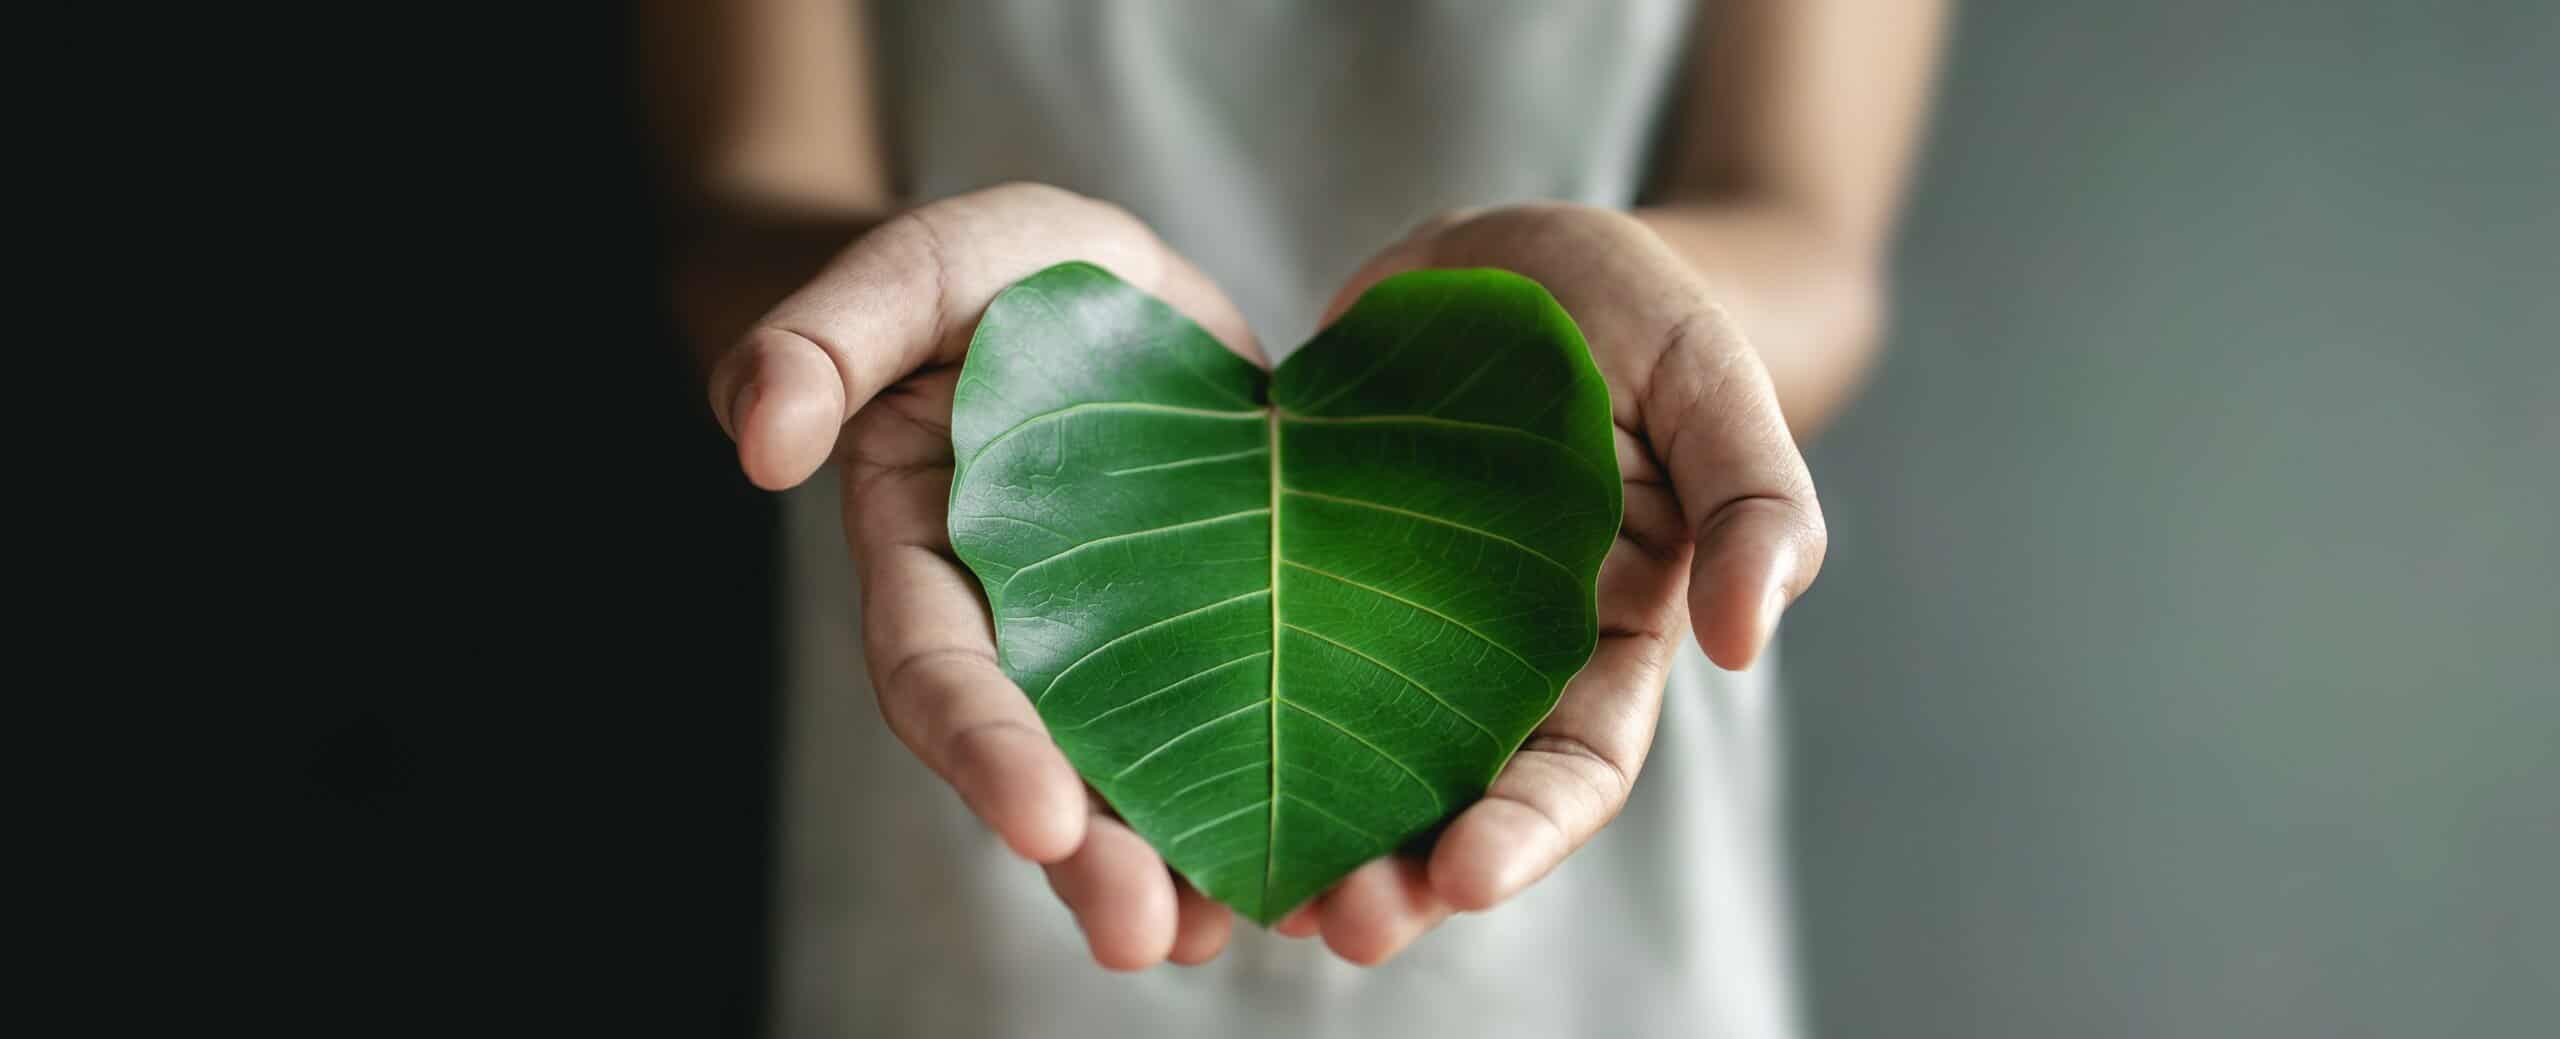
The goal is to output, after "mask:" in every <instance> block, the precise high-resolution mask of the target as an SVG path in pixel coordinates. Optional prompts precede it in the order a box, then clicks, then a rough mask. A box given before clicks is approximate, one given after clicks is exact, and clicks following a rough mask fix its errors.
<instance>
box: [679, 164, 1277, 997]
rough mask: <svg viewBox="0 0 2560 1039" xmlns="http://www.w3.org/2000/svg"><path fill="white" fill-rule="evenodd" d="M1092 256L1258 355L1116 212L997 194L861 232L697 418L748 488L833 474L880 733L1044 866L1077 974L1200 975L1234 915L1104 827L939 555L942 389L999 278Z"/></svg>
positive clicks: (959, 200)
mask: <svg viewBox="0 0 2560 1039" xmlns="http://www.w3.org/2000/svg"><path fill="white" fill-rule="evenodd" d="M1067 260H1089V261H1092V262H1094V263H1098V264H1100V265H1102V266H1104V267H1106V268H1109V269H1110V270H1111V271H1112V272H1113V273H1115V274H1118V275H1119V276H1120V277H1121V278H1122V279H1123V280H1126V281H1128V282H1129V283H1130V284H1133V285H1136V286H1138V287H1139V288H1142V289H1145V290H1146V291H1148V292H1150V293H1153V294H1154V295H1155V296H1156V297H1158V298H1160V299H1163V300H1164V301H1166V302H1167V303H1170V304H1172V305H1173V306H1174V307H1175V308H1176V309H1178V310H1180V311H1181V312H1183V313H1184V314H1185V315H1187V316H1189V317H1190V318H1191V319H1192V320H1193V321H1196V322H1198V323H1199V324H1200V325H1201V326H1202V327H1203V328H1206V329H1207V330H1208V331H1209V332H1210V333H1211V334H1213V335H1215V336H1217V337H1218V338H1219V339H1220V340H1221V341H1223V342H1225V343H1226V344H1227V346H1228V347H1229V348H1230V349H1233V350H1235V351H1236V352H1237V353H1239V354H1242V355H1244V356H1246V357H1248V358H1251V359H1254V360H1255V361H1256V362H1257V363H1259V361H1260V355H1259V352H1258V351H1257V349H1256V348H1255V346H1254V343H1253V340H1252V337H1251V335H1250V334H1249V333H1248V332H1247V331H1246V329H1245V324H1244V319H1243V317H1242V316H1241V315H1240V314H1238V313H1237V311H1236V309H1235V306H1234V305H1233V304H1232V303H1230V302H1228V300H1227V299H1226V297H1225V296H1224V295H1222V294H1221V293H1220V292H1219V291H1218V290H1217V289H1216V287H1215V286H1213V285H1212V284H1211V283H1210V281H1209V279H1208V278H1206V277H1205V276H1203V275H1202V274H1201V273H1200V272H1199V270H1198V269H1196V268H1194V267H1193V266H1192V265H1191V264H1190V263H1188V262H1187V261H1185V260H1183V259H1182V258H1181V257H1179V256H1177V255H1175V254H1174V253H1173V252H1172V251H1171V250H1170V249H1168V248H1166V246H1165V245H1164V243H1163V242H1161V241H1160V240H1158V239H1157V238H1156V236H1155V235H1154V234H1153V233H1151V232H1150V231H1148V230H1147V228H1146V227H1145V226H1144V225H1143V224H1141V223H1140V222H1139V221H1138V220H1136V219H1135V218H1133V217H1131V216H1130V215H1129V214H1128V213H1126V212H1124V211H1122V210H1120V209H1118V208H1116V207H1113V206H1110V205H1106V204H1104V203H1101V202H1097V201H1094V200H1092V199H1088V198H1084V197H1081V196H1078V195H1074V194H1071V193H1069V192H1065V191H1061V190H1058V189H1055V188H1049V187H1043V186H1038V185H1006V186H1003V187H997V188H990V189H988V190H985V191H980V192H976V193H973V194H969V195H961V196H955V197H953V198H950V199H946V200H943V201H940V202H936V203H933V204H931V205H928V206H924V207H922V208H919V209H915V210H911V211H908V212H906V213H904V214H902V215H900V216H898V217H897V218H895V219H893V220H891V221H889V222H888V223H885V224H883V225H881V226H880V227H878V228H877V229H875V230H873V231H872V232H871V233H869V234H867V235H864V236H863V237H862V238H861V239H860V240H858V241H856V242H854V243H853V244H852V245H851V246H850V247H848V248H846V249H845V250H844V252H842V253H841V254H839V255H837V256H836V258H835V259H834V260H833V261H831V262H830V263H829V264H828V265H827V267H826V268H825V269H824V270H823V271H821V272H820V273H819V274H818V276H817V277H816V278H814V279H813V280H811V281H810V282H809V284H808V285H807V286H805V287H803V288H802V289H800V290H799V291H798V292H795V293H793V294H792V295H791V296H790V298H788V299H785V300H783V301H782V302H781V303H780V304H779V305H777V306H775V307H774V308H773V309H772V310H771V311H770V312H768V313H767V314H766V315H765V316H764V317H763V319H762V320H760V321H759V322H757V324H756V327H755V328H754V330H752V331H751V332H749V333H748V334H747V335H746V336H745V337H744V338H743V339H742V340H740V341H739V342H738V343H737V345H736V346H734V347H733V348H731V349H730V351H729V352H728V353H727V355H725V356H724V357H723V358H722V359H721V360H720V362H719V363H718V365H717V366H716V367H715V368H714V369H713V372H712V377H711V404H712V408H713V411H714V412H715V413H716V414H717V415H718V416H719V419H720V424H721V428H723V429H725V430H727V431H728V432H729V434H730V436H731V437H732V438H734V439H735V440H736V441H737V445H738V462H739V465H740V466H741V467H743V468H744V469H745V470H746V474H747V477H748V478H749V479H750V480H752V481H754V482H755V483H756V485H757V486H760V487H764V488H767V489H772V490H781V489H783V488H787V487H793V486H797V485H798V484H800V483H801V482H802V481H804V480H806V479H808V478H809V476H810V475H811V474H812V473H814V472H816V471H817V469H818V467H819V466H821V465H823V464H825V463H826V462H828V461H829V460H831V459H832V460H836V461H838V462H839V463H840V470H841V479H842V484H843V489H844V521H845V536H846V539H847V541H848V542H849V543H850V545H851V547H852V552H853V561H854V566H855V568H856V570H857V571H858V572H859V573H860V574H861V578H862V597H863V604H862V605H863V608H862V616H863V648H864V653H865V656H866V657H867V659H868V662H869V666H870V673H871V682H872V687H873V688H874V689H875V690H877V691H878V693H879V697H880V713H881V715H882V717H883V718H885V719H886V720H887V721H888V724H889V728H890V729H891V730H892V731H894V732H895V733H897V735H898V738H899V739H900V740H902V741H904V742H905V743H906V745H907V747H908V748H909V749H911V750H913V751H914V752H915V754H916V756H917V757H918V758H921V759H923V761H924V763H925V764H926V765H927V766H928V767H930V768H931V769H932V770H933V771H934V772H935V773H936V774H938V775H940V776H941V777H942V778H943V780H944V781H946V782H948V783H950V784H951V787H952V789H954V790H956V791H957V792H958V793H959V795H960V798H961V800H962V801H964V802H966V803H967V804H968V806H969V808H970V810H971V811H973V812H975V813H976V814H977V815H978V817H979V818H980V819H981V820H983V821H984V822H985V823H986V825H987V826H988V827H989V828H991V829H992V830H994V831H995V833H996V834H997V835H998V836H999V837H1001V838H1002V839H1003V841H1004V842H1005V844H1006V845H1007V846H1009V847H1011V848H1012V849H1013V850H1014V851H1015V852H1016V853H1018V854H1020V855H1022V856H1023V857H1024V858H1027V859H1030V860H1031V861H1033V862H1037V863H1040V864H1041V865H1042V866H1043V867H1044V868H1045V869H1046V871H1047V873H1048V876H1049V884H1050V887H1051V888H1052V889H1053V890H1055V891H1056V892H1057V894H1058V897H1059V898H1060V900H1062V901H1064V902H1065V903H1066V905H1067V907H1068V908H1069V909H1070V910H1071V911H1073V912H1074V914H1075V917H1076V921H1077V924H1078V925H1079V926H1080V927H1082V928H1083V929H1084V933H1085V937H1086V941H1087V943H1088V944H1089V945H1090V946H1091V948H1092V952H1093V956H1094V959H1095V960H1096V961H1098V962H1100V963H1101V964H1102V965H1103V966H1106V967H1111V968H1115V969H1124V970H1134V969H1141V968H1144V967H1148V966H1152V965H1154V964H1156V963H1159V962H1162V961H1163V960H1166V959H1168V958H1170V959H1172V960H1174V961H1176V962H1181V963H1197V962H1201V961H1205V960H1207V959H1209V958H1211V957H1213V956H1215V955H1217V953H1218V950H1219V949H1220V948H1221V947H1223V946H1224V945H1225V944H1226V939H1227V934H1228V931H1229V929H1230V927H1231V926H1232V916H1231V914H1230V913H1229V911H1228V910H1227V908H1226V907H1224V906H1221V905H1219V904H1217V903H1215V902H1212V901H1210V900H1209V899H1207V898H1205V897H1203V896H1201V895H1200V894H1199V893H1198V892H1196V891H1193V890H1191V889H1190V887H1189V886H1188V885H1187V884H1183V883H1181V882H1180V881H1179V880H1178V878H1176V877H1175V876H1174V875H1173V874H1172V873H1171V871H1169V870H1167V869H1166V868H1165V865H1164V862H1163V860H1162V859H1160V858H1158V857H1157V855H1156V853H1155V851H1154V850H1153V849H1152V848H1150V847H1148V845H1147V843H1146V841H1144V840H1142V839H1140V838H1139V837H1138V835H1137V834H1136V833H1134V832H1132V831H1130V830H1129V828H1128V827H1126V826H1124V825H1122V824H1121V823H1120V822H1119V821H1117V820H1116V819H1113V818H1112V817H1111V815H1110V814H1109V812H1108V811H1107V810H1106V809H1104V808H1103V806H1102V805H1101V804H1100V802H1099V800H1098V799H1094V798H1091V797H1090V795H1089V794H1088V793H1087V791H1086V789H1085V785H1084V781H1083V780H1082V779H1081V778H1079V777H1078V776H1077V775H1076V773H1075V770H1074V769H1073V768H1072V767H1070V766H1069V765H1068V764H1067V760H1066V757H1065V756H1064V755H1063V754H1061V753H1060V752H1059V750H1058V748H1057V745H1056V744H1055V743H1053V742H1051V741H1050V739H1049V735H1048V731H1047V730H1046V729H1044V728H1043V727H1042V726H1041V723H1040V718H1039V716H1038V715H1037V714H1036V713H1034V711H1033V710H1032V707H1031V702H1030V700H1029V699H1028V698H1026V697H1024V696H1023V695H1022V692H1021V691H1020V690H1018V689H1016V688H1015V687H1014V685H1013V682H1012V680H1011V679H1008V678H1007V677H1005V674H1004V672H1003V671H1002V670H1000V669H999V668H998V667H997V665H996V657H995V638H994V632H993V630H992V629H991V628H990V627H989V621H988V617H987V607H986V603H985V600H984V599H982V598H981V597H980V594H979V591H978V585H977V582H976V580H975V579H974V578H972V577H971V576H970V575H969V573H968V572H967V571H966V570H964V569H962V568H961V566H960V564H959V562H958V560H957V559H956V558H955V557H954V556H953V555H952V551H951V539H950V535H949V532H948V527H947V523H946V504H947V502H948V501H949V499H950V496H951V470H952V450H951V427H950V423H951V390H952V385H953V384H954V383H955V382H956V381H957V380H958V376H959V364H960V361H961V358H962V356H963V355H964V354H965V353H966V351H967V349H968V345H969V339H970V336H971V333H972V332H973V331H974V330H975V328H976V325H977V322H978V316H979V315H980V314H981V313H982V312H984V311H985V310H986V307H987V303H988V302H989V301H990V300H992V299H994V298H995V296H996V294H997V293H999V292H1001V291H1003V290H1004V288H1005V287H1006V286H1008V285H1011V284H1012V283H1014V282H1015V281H1017V280H1020V279H1021V278H1023V277H1025V276H1027V275H1030V274H1032V273H1034V272H1036V271H1039V270H1041V269H1042V268H1045V267H1048V266H1050V265H1052V264H1056V263H1061V262H1064V261H1067Z"/></svg>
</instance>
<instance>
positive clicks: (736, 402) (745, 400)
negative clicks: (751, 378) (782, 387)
mask: <svg viewBox="0 0 2560 1039" xmlns="http://www.w3.org/2000/svg"><path fill="white" fill-rule="evenodd" d="M763 391H764V387H763V385H762V384H760V383H755V382H749V383H747V384H746V385H744V386H740V387H738V393H737V395H736V396H733V397H731V398H729V419H728V421H726V422H723V423H721V426H722V427H723V430H722V431H723V432H726V433H728V434H729V439H731V440H735V439H737V438H738V431H739V430H741V429H745V428H746V427H747V409H748V408H751V407H754V406H755V403H756V395H757V394H759V393H761V392H763Z"/></svg>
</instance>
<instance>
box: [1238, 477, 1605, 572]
mask: <svg viewBox="0 0 2560 1039" xmlns="http://www.w3.org/2000/svg"><path fill="white" fill-rule="evenodd" d="M1288 493H1290V494H1294V495H1297V496H1298V497H1301V498H1313V499H1315V500H1317V501H1329V502H1333V503H1335V504H1338V505H1356V506H1360V507H1362V508H1369V509H1376V510H1378V511H1380V512H1392V513H1395V514H1396V515H1399V516H1410V517H1412V518H1414V519H1418V520H1424V521H1427V522H1431V523H1437V524H1439V525H1441V526H1444V527H1452V528H1455V529H1458V530H1463V531H1466V532H1467V533H1469V534H1474V535H1476V536H1478V537H1482V538H1487V539H1490V540H1493V541H1499V542H1501V543H1503V544H1505V545H1509V546H1511V547H1513V548H1516V549H1519V550H1520V551H1523V552H1526V553H1529V554H1530V555H1533V556H1536V557H1538V558H1539V559H1540V560H1543V561H1545V562H1546V564H1547V565H1548V566H1552V567H1555V568H1556V569H1558V570H1562V571H1564V575H1565V576H1566V577H1571V578H1574V579H1575V580H1580V577H1579V576H1578V575H1576V574H1575V573H1574V572H1573V568H1572V567H1569V566H1566V565H1564V564H1563V563H1560V562H1557V561H1556V557H1554V556H1551V555H1548V554H1546V553H1544V552H1540V551H1538V550H1537V549H1534V548H1531V547H1529V546H1528V545H1525V544H1522V543H1520V542H1518V541H1514V540H1512V539H1510V538H1507V537H1504V536H1502V535H1500V534H1496V533H1494V532H1492V531H1490V530H1486V529H1484V528H1482V527H1477V526H1470V525H1468V524H1465V523H1460V522H1458V521H1456V520H1453V519H1448V518H1445V517H1441V516H1434V515H1432V514H1430V513H1428V512H1419V511H1416V510H1413V509H1407V508H1401V507H1398V506H1394V505H1389V504H1386V503H1385V502H1375V501H1369V500H1367V499H1365V498H1345V497H1342V496H1340V495H1333V494H1319V493H1317V492H1315V491H1302V490H1299V489H1297V488H1295V487H1291V488H1289V489H1288Z"/></svg>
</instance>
